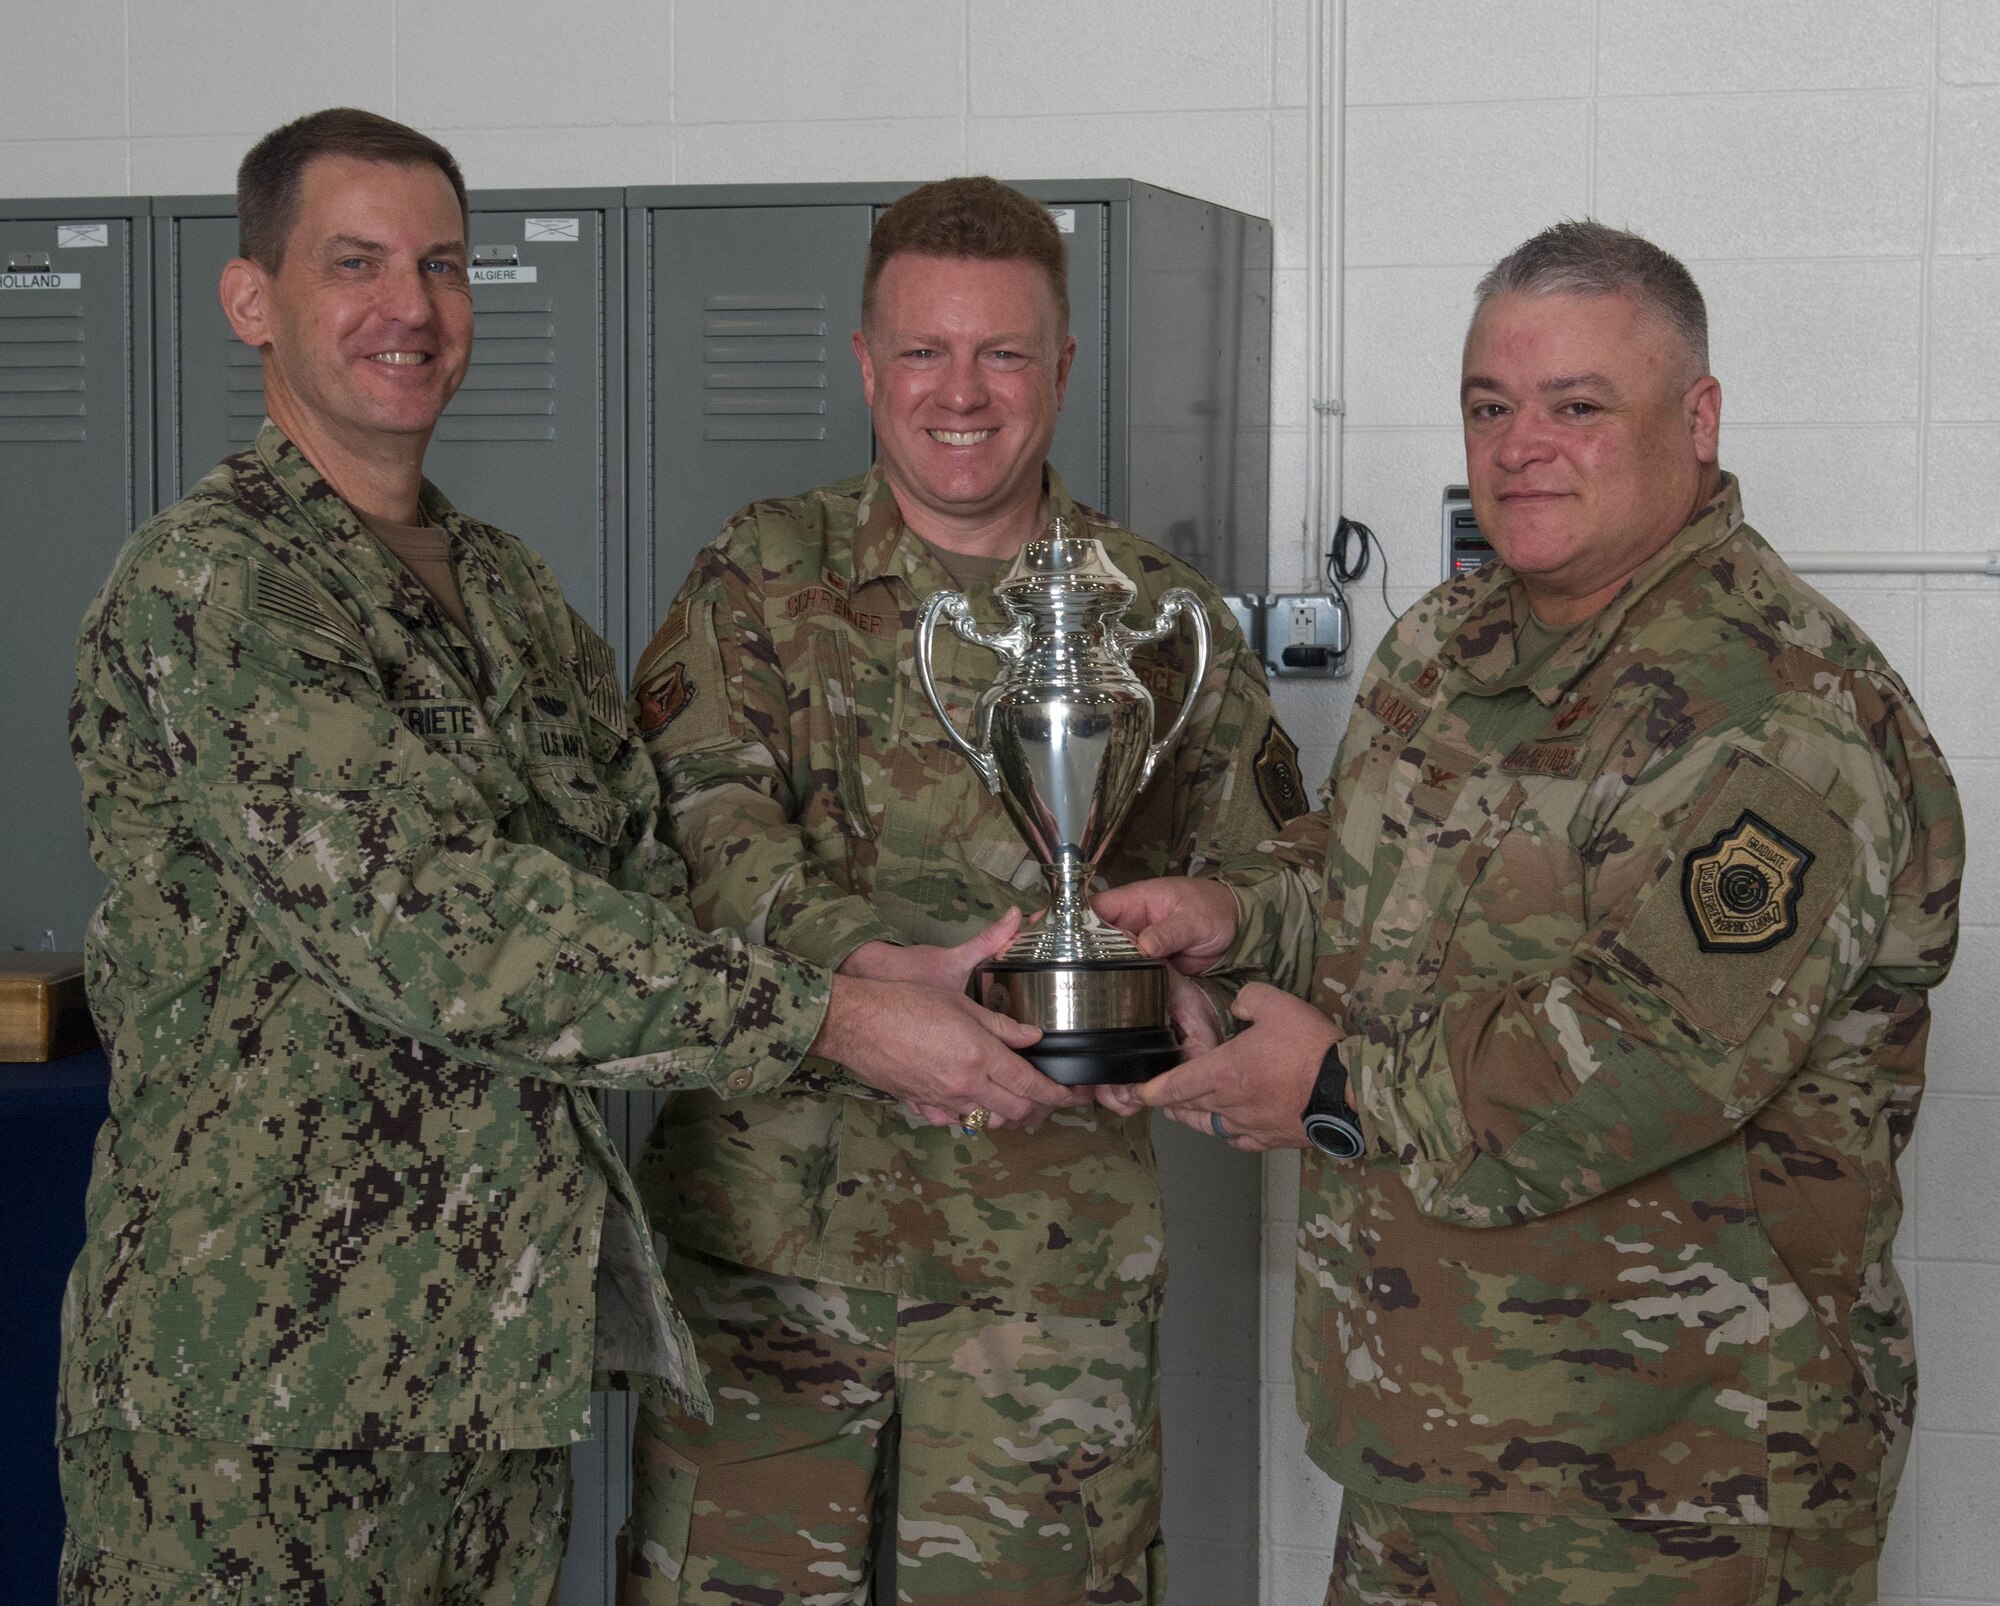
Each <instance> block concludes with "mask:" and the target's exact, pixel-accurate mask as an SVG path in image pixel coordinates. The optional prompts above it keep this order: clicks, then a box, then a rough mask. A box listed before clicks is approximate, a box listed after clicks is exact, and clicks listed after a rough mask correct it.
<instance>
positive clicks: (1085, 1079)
mask: <svg viewBox="0 0 2000 1606" xmlns="http://www.w3.org/2000/svg"><path fill="white" fill-rule="evenodd" d="M1021 1058H1022V1059H1024V1060H1026V1061H1027V1062H1028V1063H1029V1064H1030V1065H1032V1066H1034V1068H1035V1069H1036V1070H1038V1071H1040V1072H1041V1073H1042V1075H1044V1076H1046V1077H1047V1078H1048V1079H1049V1080H1050V1081H1051V1082H1060V1083H1062V1085H1063V1086H1064V1087H1083V1086H1086V1085H1088V1084H1090V1083H1093V1082H1150V1081H1151V1080H1152V1079H1153V1078H1154V1077H1156V1076H1158V1075H1159V1074H1160V1072H1162V1071H1170V1070H1172V1069H1173V1068H1174V1067H1175V1066H1176V1065H1178V1064H1180V1062H1181V1045H1180V1043H1179V1041H1178V1040H1177V1039H1176V1038H1175V1037H1174V1031H1173V1028H1172V1027H1171V1026H1152V1027H1141V1028H1139V1029H1137V1030H1134V1029H1132V1028H1130V1027H1127V1028H1125V1029H1124V1030H1122V1031H1109V1032H1043V1033H1042V1040H1041V1041H1040V1042H1039V1043H1037V1044H1035V1046H1034V1047H1033V1048H1024V1049H1022V1050H1021Z"/></svg>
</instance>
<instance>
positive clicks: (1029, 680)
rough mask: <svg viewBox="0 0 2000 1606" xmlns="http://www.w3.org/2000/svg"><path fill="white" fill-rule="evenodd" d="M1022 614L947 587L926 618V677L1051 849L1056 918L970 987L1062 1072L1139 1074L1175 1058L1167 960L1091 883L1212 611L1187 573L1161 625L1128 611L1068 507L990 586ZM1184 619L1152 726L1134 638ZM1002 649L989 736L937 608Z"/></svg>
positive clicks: (1010, 800) (988, 693) (1199, 653)
mask: <svg viewBox="0 0 2000 1606" xmlns="http://www.w3.org/2000/svg"><path fill="white" fill-rule="evenodd" d="M994 595H995V596H996V597H998V598H999V600H1000V603H1001V605H1002V606H1003V607H1004V608H1005V609H1006V610H1007V612H1008V614H1009V615H1011V616H1012V620H1013V623H1012V624H1011V625H1010V626H1009V627H1008V628H1006V629H1004V630H992V631H989V630H982V629H981V628H980V627H979V625H978V624H977V623H976V622H975V621H974V619H973V617H972V607H971V604H970V603H968V602H967V601H966V599H965V596H964V594H963V593H961V592H957V591H940V592H938V593H937V595H936V596H934V597H932V598H931V599H930V601H929V602H927V603H925V604H924V611H923V614H922V616H921V617H920V618H919V619H918V621H917V678H918V679H919V680H920V681H921V682H922V683H923V688H924V695H925V696H927V697H929V698H930V700H931V707H932V708H934V709H936V710H937V716H938V719H939V720H940V721H942V722H943V725H944V728H945V734H946V735H948V736H949V737H950V738H951V741H952V745H953V746H955V747H956V748H957V749H958V750H959V751H960V752H961V753H963V754H964V755H965V756H966V758H967V760H968V761H969V762H970V763H971V765H972V767H973V768H974V769H975V770H977V771H978V772H979V776H980V778H981V779H982V780H984V781H985V782H986V785H987V787H988V788H989V789H990V790H992V791H993V792H996V793H997V794H999V797H1000V801H1001V802H1002V803H1004V804H1005V805H1006V807H1007V813H1008V816H1009V817H1010V818H1011V819H1012V820H1013V822H1014V827H1015V829H1016V830H1018V831H1019V832H1020V833H1021V836H1022V837H1023V839H1024V840H1025V841H1026V842H1027V844H1028V848H1029V851H1031V852H1032V853H1033V854H1034V855H1035V856H1036V857H1037V858H1038V859H1040V860H1041V862H1042V874H1043V875H1044V876H1046V877H1047V878H1048V883H1049V891H1050V894H1051V903H1050V907H1049V910H1048V914H1047V917H1046V918H1045V919H1044V920H1042V921H1041V922H1040V924H1038V925H1035V926H1031V927H1030V928H1029V929H1028V930H1026V931H1024V932H1023V933H1022V934H1021V935H1020V936H1019V937H1018V938H1016V939H1015V940H1014V942H1013V944H1012V946H1010V947H1009V948H1008V949H1007V951H1006V952H1005V953H1004V954H1002V955H1000V956H999V957H998V958H996V959H990V960H988V961H987V962H986V963H985V964H983V965H981V966H980V967H979V969H978V970H977V971H976V972H975V973H974V975H973V978H972V985H971V992H972V994H973V996H974V997H975V998H977V999H978V1000H979V1001H980V1002H981V1003H982V1004H984V1005H986V1007H987V1008H989V1009H993V1010H997V1011H999V1012H1000V1013H1001V1014H1004V1015H1011V1016H1013V1017H1014V1019H1016V1020H1020V1021H1026V1022H1027V1023H1029V1024H1030V1025H1034V1026H1039V1027H1040V1028H1041V1030H1042V1037H1041V1041H1040V1042H1039V1043H1037V1044H1036V1045H1035V1046H1034V1047H1033V1048H1030V1049H1027V1050H1026V1051H1025V1052H1024V1054H1023V1057H1024V1058H1025V1059H1027V1060H1028V1061H1030V1062H1031V1063H1032V1064H1034V1065H1035V1066H1036V1067H1037V1068H1038V1069H1040V1070H1041V1071H1042V1072H1043V1073H1044V1074H1045V1075H1047V1076H1049V1077H1052V1078H1053V1079H1054V1080H1056V1081H1058V1082H1063V1083H1067V1084H1070V1085H1076V1084H1079V1083H1085V1082H1139V1081H1144V1080H1145V1079H1146V1078H1147V1077H1150V1076H1154V1075H1157V1074H1158V1073H1159V1072H1160V1071H1163V1070H1166V1069H1167V1068H1168V1067H1170V1066H1171V1065H1173V1064H1174V1063H1175V1062H1176V1061H1177V1060H1178V1059H1179V1058H1180V1053H1179V1049H1178V1048H1177V1047H1176V1044H1175V1039H1174V1032H1173V1027H1172V1025H1171V1024H1170V1023H1169V1020H1168V1017H1167V967H1166V965H1165V964H1164V963H1163V962H1162V961H1160V960H1157V959H1147V958H1146V957H1144V956H1143V955H1142V954H1141V953H1140V952H1139V950H1138V949H1137V948H1135V947H1133V945H1132V943H1131V940H1130V939H1129V938H1127V937H1126V936H1125V934H1124V933H1123V932H1121V931H1119V930H1117V929H1116V928H1115V927H1113V926H1108V925H1106V924H1105V923H1104V922H1103V921H1102V920H1100V919H1098V918H1097V916H1096V915H1095V914H1094V913H1093V912H1092V911H1091V907H1090V882H1091V877H1092V876H1093V875H1094V874H1095V872H1096V870H1097V865H1098V861H1099V860H1101V859H1102V858H1103V857H1104V852H1105V849H1106V848H1108V847H1109V846H1110V844H1111V839H1112V837H1113V836H1115V835H1116V834H1117V831H1118V827H1119V826H1120V825H1121V824H1122V823H1123V822H1124V819H1125V815H1126V812H1127V811H1128V810H1129V809H1130V808H1131V807H1132V804H1133V802H1134V801H1135V800H1136V799H1137V798H1138V796H1139V794H1140V793H1141V792H1142V791H1144V790H1145V787H1146V783H1147V782H1148V781H1149V780H1151V779H1152V777H1153V771H1154V769H1155V768H1156V767H1157V766H1158V765H1159V762H1160V759H1161V758H1162V757H1163V756H1164V755H1165V754H1167V753H1168V752H1169V751H1171V750H1172V748H1173V745H1174V743H1175V742H1176V741H1177V740H1178V739H1179V737H1180V734H1181V730H1182V727H1184V726H1185V725H1186V724H1187V720H1188V715H1189V713H1190V712H1191V711H1192V710H1193V708H1194V703H1195V695H1196V692H1197V690H1198V689H1199V687H1200V685H1201V682H1202V678H1203V677H1204V675H1206V673H1207V671H1208V655H1209V627H1208V615H1207V613H1206V612H1205V611H1204V610H1203V608H1202V605H1201V602H1200V600H1199V599H1198V598H1197V597H1196V596H1195V594H1194V593H1193V592H1192V591H1189V590H1188V589H1187V588H1186V587H1184V586H1176V587H1175V588H1174V589H1173V590H1172V591H1169V592H1168V593H1167V594H1166V595H1165V596H1164V597H1162V598H1161V599H1160V612H1159V617H1158V618H1157V619H1156V620H1155V621H1154V622H1153V627H1152V629H1150V630H1130V629H1127V628H1126V627H1125V625H1124V624H1123V623H1122V620H1123V617H1124V614H1125V610H1126V609H1127V608H1129V607H1130V606H1131V604H1132V600H1133V598H1134V597H1136V596H1137V595H1138V587H1136V586H1135V585H1133V584H1132V582H1131V581H1130V580H1128V579H1126V578H1125V576H1124V575H1123V574H1121V573H1120V572H1119V570H1118V566H1117V565H1116V564H1114V563H1113V562H1112V561H1111V558H1110V555H1109V554H1108V553H1106V552H1105V550H1104V543H1103V542H1102V541H1099V540H1097V539H1095V538H1094V537H1079V536H1072V535H1070V534H1069V533H1068V531H1067V530H1066V529H1065V527H1064V523H1063V521H1062V520H1060V519H1058V520H1057V521H1056V523H1055V524H1054V526H1053V527H1052V529H1051V531H1050V534H1049V535H1048V537H1047V538H1046V539H1043V540H1039V541H1030V542H1029V543H1028V544H1027V545H1026V546H1024V547H1023V548H1022V549H1021V551H1020V554H1019V555H1018V556H1017V557H1016V558H1015V559H1014V566H1013V567H1012V568H1011V569H1009V570H1008V571H1007V574H1006V576H1005V577H1004V578H1003V579H1002V580H1001V581H1000V582H999V583H998V585H996V586H995V587H994ZM1183 618H1185V619H1186V620H1187V621H1188V622H1189V624H1190V625H1192V626H1193V629H1194V640H1195V664H1194V672H1193V674H1192V675H1190V676H1189V678H1188V683H1187V697H1186V698H1185V700H1183V702H1182V703H1181V708H1180V712H1179V714H1178V715H1176V716H1175V718H1174V722H1173V724H1172V725H1170V726H1168V728H1167V729H1166V731H1165V732H1164V733H1162V734H1161V735H1160V736H1159V737H1158V738H1155V737H1154V735H1153V698H1152V694H1151V693H1150V692H1148V691H1147V690H1146V688H1145V686H1144V685H1143V684H1142V683H1141V682H1140V680H1139V677H1138V676H1137V675H1135V674H1133V673H1132V666H1131V662H1130V659H1131V655H1132V649H1133V648H1135V647H1138V646H1140V645H1141V644H1143V643H1145V642H1149V641H1159V640H1161V639H1162V638H1164V637H1165V636H1166V635H1168V634H1169V633H1170V632H1171V631H1172V630H1173V628H1174V626H1175V623H1176V621H1178V620H1180V619H1183ZM941 619H942V620H946V621H948V622H949V623H950V625H951V627H952V629H953V630H955V631H957V632H958V634H959V635H960V636H961V637H963V638H964V639H965V640H966V641H969V642H971V643H973V644H974V645H975V646H979V647H984V648H985V649H986V650H987V651H988V652H990V653H993V654H994V655H995V656H996V657H998V658H999V659H1000V660H1001V669H1000V673H999V675H998V677H997V678H996V679H995V680H994V681H993V683H992V684H991V685H990V686H988V687H987V688H986V690H985V691H983V692H981V693H980V695H979V698H978V701H977V702H976V703H975V704H974V706H973V710H972V715H973V726H974V730H975V733H976V735H977V741H976V743H975V742H972V741H968V740H967V739H966V738H965V736H964V734H963V733H962V732H960V730H959V728H958V726H957V725H956V724H954V723H953V721H952V717H951V715H950V714H949V713H948V712H947V711H946V709H945V706H944V702H943V700H942V699H941V698H940V697H939V696H938V691H937V683H936V681H935V680H934V679H933V677H932V673H931V658H932V639H933V637H934V636H935V634H936V632H937V627H938V621H939V620H941Z"/></svg>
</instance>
